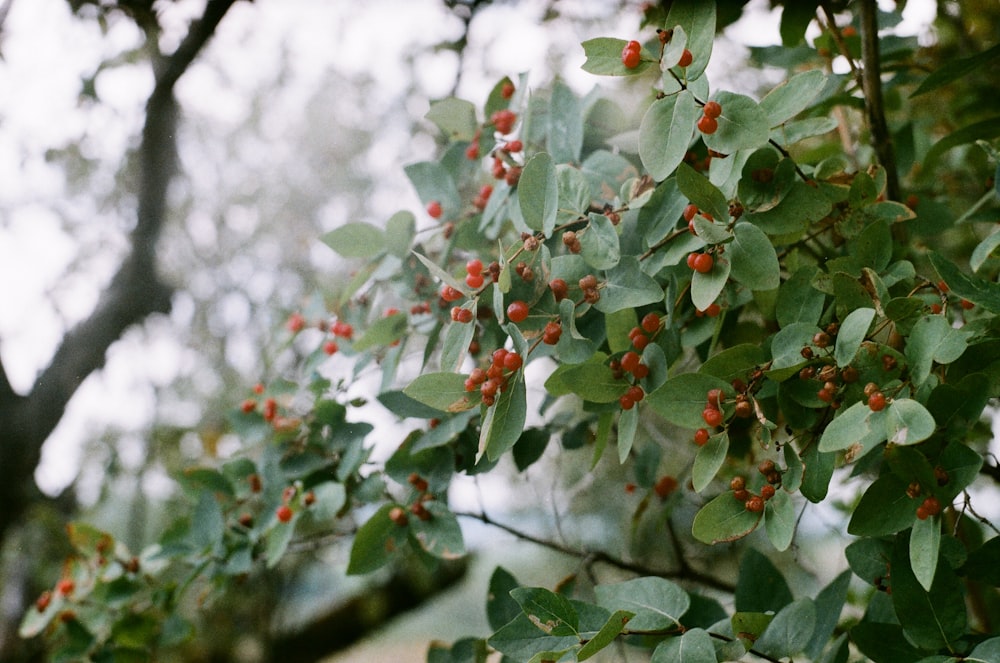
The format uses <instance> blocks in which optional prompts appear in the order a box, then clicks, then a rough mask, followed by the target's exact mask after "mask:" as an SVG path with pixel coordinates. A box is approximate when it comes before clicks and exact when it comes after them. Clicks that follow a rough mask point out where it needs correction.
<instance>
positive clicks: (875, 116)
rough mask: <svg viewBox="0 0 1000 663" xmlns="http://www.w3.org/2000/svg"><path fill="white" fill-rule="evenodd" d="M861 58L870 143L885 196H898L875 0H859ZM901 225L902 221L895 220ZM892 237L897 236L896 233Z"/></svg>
mask: <svg viewBox="0 0 1000 663" xmlns="http://www.w3.org/2000/svg"><path fill="white" fill-rule="evenodd" d="M858 4H859V5H860V7H859V8H860V13H859V16H860V19H861V60H862V62H863V64H864V67H863V69H862V72H861V73H862V83H863V87H862V89H863V90H864V97H865V110H866V111H867V114H868V128H869V130H870V131H871V133H872V143H873V147H874V148H875V154H876V155H877V156H878V160H879V163H880V164H882V167H883V168H885V175H886V197H887V198H889V200H899V199H900V195H899V175H898V174H897V172H896V155H895V150H894V149H893V145H892V136H891V135H890V134H889V127H888V125H887V123H886V120H885V103H884V101H883V99H882V62H881V56H880V54H879V45H878V3H877V2H876V0H861V2H860V3H858ZM896 225H901V224H896ZM895 239H897V240H899V239H900V238H899V237H896V238H895Z"/></svg>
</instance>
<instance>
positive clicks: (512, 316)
mask: <svg viewBox="0 0 1000 663" xmlns="http://www.w3.org/2000/svg"><path fill="white" fill-rule="evenodd" d="M527 317H528V305H527V304H526V303H524V302H523V301H521V300H520V299H518V300H515V301H513V302H511V303H510V304H509V305H508V306H507V319H508V320H510V321H511V322H513V323H515V324H517V323H519V322H524V321H525V320H526V319H527Z"/></svg>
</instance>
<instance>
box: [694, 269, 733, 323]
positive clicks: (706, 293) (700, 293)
mask: <svg viewBox="0 0 1000 663" xmlns="http://www.w3.org/2000/svg"><path fill="white" fill-rule="evenodd" d="M731 266H732V263H731V262H730V261H729V260H728V259H726V258H720V257H716V259H715V264H714V265H713V266H712V271H710V272H708V273H707V274H703V273H701V272H694V273H693V274H692V276H691V303H692V304H694V307H695V308H696V309H698V310H699V311H704V310H705V309H707V308H708V307H709V306H711V305H712V304H713V303H714V302H715V300H716V299H718V298H719V295H720V294H722V291H723V289H725V287H726V283H728V282H729V270H730V268H731Z"/></svg>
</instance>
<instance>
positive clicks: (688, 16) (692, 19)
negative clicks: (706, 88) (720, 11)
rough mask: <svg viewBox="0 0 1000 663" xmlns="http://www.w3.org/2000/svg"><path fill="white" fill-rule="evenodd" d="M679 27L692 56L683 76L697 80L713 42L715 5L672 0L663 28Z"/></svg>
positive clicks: (696, 0)
mask: <svg viewBox="0 0 1000 663" xmlns="http://www.w3.org/2000/svg"><path fill="white" fill-rule="evenodd" d="M677 25H679V26H681V28H683V30H684V33H685V34H686V35H687V46H688V48H689V49H690V51H691V54H692V55H693V56H694V60H693V61H692V62H691V64H690V65H688V66H687V67H686V68H685V70H684V74H685V76H686V77H687V79H688V80H689V81H693V80H695V79H697V78H699V77H700V76H701V75H702V74H703V73H704V72H705V67H707V66H708V60H709V58H710V57H711V55H712V46H713V44H714V42H715V3H714V2H703V1H702V0H674V1H673V2H671V3H670V11H669V12H668V13H667V20H666V21H665V22H664V27H667V28H671V27H674V26H677Z"/></svg>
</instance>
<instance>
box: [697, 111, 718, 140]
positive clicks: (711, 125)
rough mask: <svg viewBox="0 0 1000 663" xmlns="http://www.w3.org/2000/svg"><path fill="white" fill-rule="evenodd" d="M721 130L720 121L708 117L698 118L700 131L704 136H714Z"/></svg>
mask: <svg viewBox="0 0 1000 663" xmlns="http://www.w3.org/2000/svg"><path fill="white" fill-rule="evenodd" d="M718 128H719V121H718V120H716V119H715V118H714V117H709V116H707V115H702V116H701V117H700V118H698V131H700V132H701V133H703V134H706V135H711V134H714V133H715V132H716V131H717V130H718Z"/></svg>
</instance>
